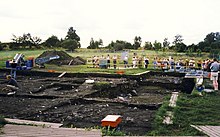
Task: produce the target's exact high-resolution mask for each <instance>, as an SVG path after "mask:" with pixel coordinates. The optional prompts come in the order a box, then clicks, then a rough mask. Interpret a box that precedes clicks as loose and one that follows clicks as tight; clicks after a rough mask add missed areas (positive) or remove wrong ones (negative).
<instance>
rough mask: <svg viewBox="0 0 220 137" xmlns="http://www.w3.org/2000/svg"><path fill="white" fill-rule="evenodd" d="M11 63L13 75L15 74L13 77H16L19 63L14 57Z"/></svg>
mask: <svg viewBox="0 0 220 137" xmlns="http://www.w3.org/2000/svg"><path fill="white" fill-rule="evenodd" d="M10 65H11V76H13V78H16V69H17V63H16V62H15V60H14V59H13V60H12V61H10Z"/></svg>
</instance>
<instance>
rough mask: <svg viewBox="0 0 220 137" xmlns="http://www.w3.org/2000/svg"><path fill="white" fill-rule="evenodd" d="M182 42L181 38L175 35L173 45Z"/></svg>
mask: <svg viewBox="0 0 220 137" xmlns="http://www.w3.org/2000/svg"><path fill="white" fill-rule="evenodd" d="M182 42H183V36H182V35H179V34H177V35H176V36H174V40H173V44H174V45H176V44H178V43H182Z"/></svg>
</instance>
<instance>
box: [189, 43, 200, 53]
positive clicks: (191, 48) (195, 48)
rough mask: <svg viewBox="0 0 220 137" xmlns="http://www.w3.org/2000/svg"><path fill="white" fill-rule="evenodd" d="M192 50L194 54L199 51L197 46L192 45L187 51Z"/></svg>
mask: <svg viewBox="0 0 220 137" xmlns="http://www.w3.org/2000/svg"><path fill="white" fill-rule="evenodd" d="M188 49H190V50H191V51H192V52H196V51H197V49H198V46H197V45H195V44H191V45H189V46H188V47H187V50H188Z"/></svg>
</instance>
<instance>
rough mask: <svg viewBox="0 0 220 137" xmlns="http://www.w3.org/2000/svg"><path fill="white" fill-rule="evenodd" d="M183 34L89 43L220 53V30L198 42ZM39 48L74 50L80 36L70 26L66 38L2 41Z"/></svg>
mask: <svg viewBox="0 0 220 137" xmlns="http://www.w3.org/2000/svg"><path fill="white" fill-rule="evenodd" d="M183 41H184V39H183V37H182V35H179V34H177V35H176V36H174V39H173V41H172V42H170V41H169V40H168V38H164V40H163V42H159V41H157V40H155V41H154V42H150V41H146V42H144V43H143V46H141V44H142V38H141V37H140V36H135V37H134V41H133V43H130V42H127V41H124V40H116V41H115V42H114V41H111V43H109V44H108V45H107V46H104V45H103V40H102V39H99V40H94V39H93V38H91V40H90V43H89V44H88V46H87V48H88V49H100V48H105V49H109V50H114V51H120V50H124V49H140V48H141V49H146V50H155V51H167V50H171V51H175V52H186V53H193V52H198V53H199V52H209V53H212V54H219V52H220V32H211V33H209V34H207V35H206V37H205V38H204V40H202V41H200V42H199V43H198V44H191V45H186V44H185V43H184V42H183ZM27 48H28V49H33V48H36V49H39V48H64V49H67V50H70V51H74V50H75V49H77V48H81V44H80V37H79V36H78V35H77V34H76V30H75V29H74V28H73V27H70V28H69V29H68V31H67V34H66V36H65V38H64V39H62V38H61V39H58V37H57V36H55V35H52V36H51V37H49V38H48V39H47V40H45V41H44V42H42V40H41V38H39V37H37V36H32V35H31V34H30V33H27V34H23V35H22V36H15V35H13V38H12V41H11V42H8V43H1V42H0V50H4V49H12V50H14V49H27Z"/></svg>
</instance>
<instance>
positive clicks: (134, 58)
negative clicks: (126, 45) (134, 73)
mask: <svg viewBox="0 0 220 137" xmlns="http://www.w3.org/2000/svg"><path fill="white" fill-rule="evenodd" d="M136 64H137V58H136V56H133V58H132V67H133V68H136Z"/></svg>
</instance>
